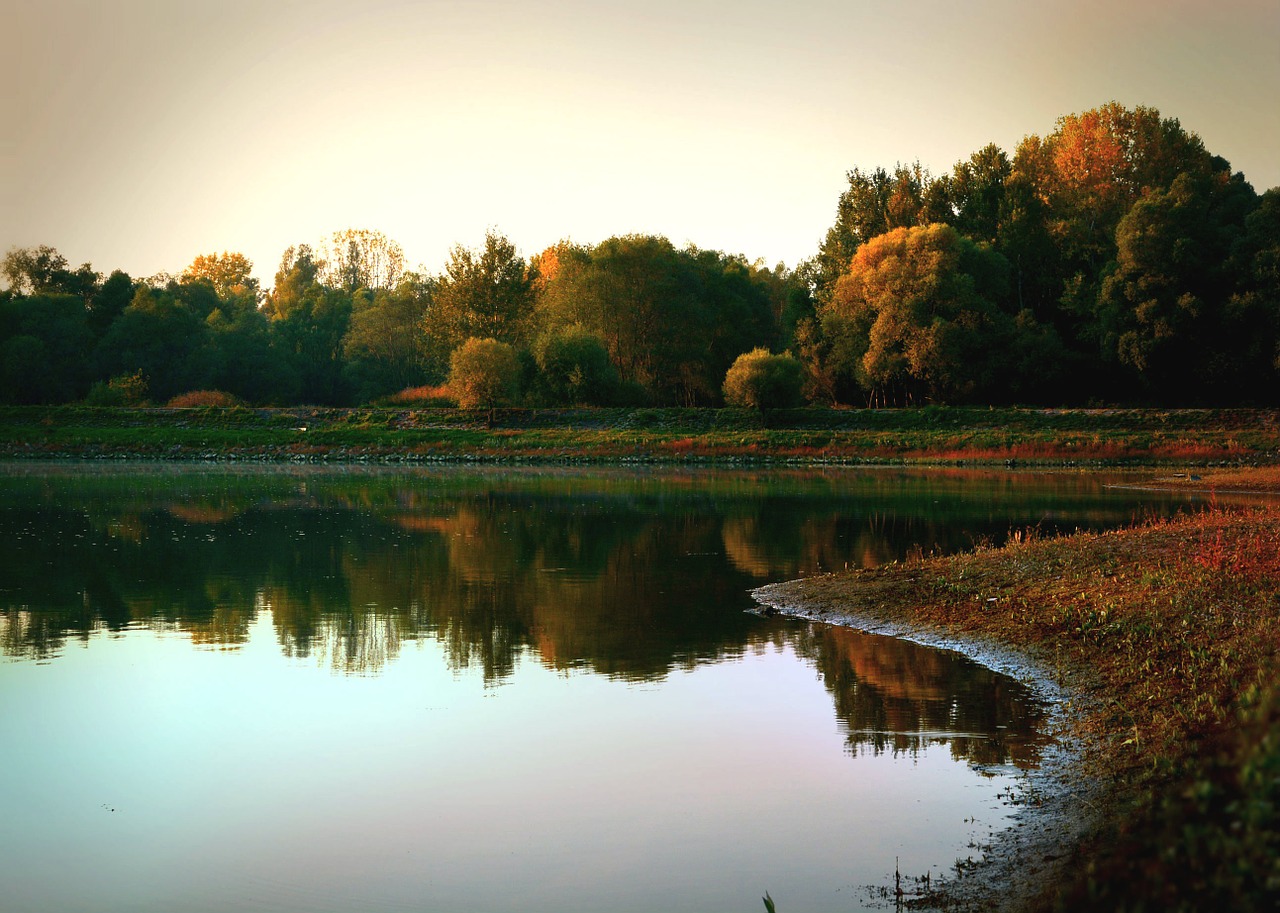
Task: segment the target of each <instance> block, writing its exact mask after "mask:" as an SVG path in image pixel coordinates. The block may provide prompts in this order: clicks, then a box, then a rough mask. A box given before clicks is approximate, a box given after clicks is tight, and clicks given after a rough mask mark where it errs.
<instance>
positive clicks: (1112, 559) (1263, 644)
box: [786, 506, 1280, 911]
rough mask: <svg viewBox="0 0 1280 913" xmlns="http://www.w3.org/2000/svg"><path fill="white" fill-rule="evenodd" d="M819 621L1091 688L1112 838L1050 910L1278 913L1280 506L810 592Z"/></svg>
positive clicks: (1052, 893) (1091, 737) (1086, 696)
mask: <svg viewBox="0 0 1280 913" xmlns="http://www.w3.org/2000/svg"><path fill="white" fill-rule="evenodd" d="M786 587H787V590H786V598H787V599H788V600H797V599H798V600H800V601H802V602H804V603H805V604H806V605H807V606H810V607H814V608H821V609H827V610H831V611H836V612H847V613H851V614H856V615H862V616H871V617H879V618H883V619H885V620H895V621H906V622H908V623H911V624H917V625H923V626H929V627H935V628H941V629H943V630H946V631H948V632H950V633H953V634H963V635H969V636H973V637H979V638H987V639H995V640H997V641H1000V642H1003V643H1005V644H1008V645H1011V646H1015V647H1018V648H1020V649H1024V650H1026V651H1027V652H1029V653H1031V654H1032V655H1034V656H1036V657H1038V658H1040V659H1041V660H1043V661H1045V662H1046V663H1048V664H1051V665H1053V666H1056V667H1057V668H1059V669H1062V670H1065V671H1068V672H1070V673H1071V675H1072V678H1073V679H1074V680H1075V681H1076V682H1077V683H1082V685H1081V687H1080V689H1079V690H1080V692H1081V696H1082V698H1083V713H1082V715H1081V717H1080V719H1079V721H1078V726H1079V727H1080V729H1081V733H1082V734H1083V735H1086V736H1087V737H1088V738H1087V739H1086V744H1087V745H1088V746H1090V747H1089V748H1088V749H1087V750H1086V754H1085V759H1084V764H1085V771H1084V773H1085V775H1087V776H1090V777H1095V778H1098V779H1099V780H1100V781H1102V782H1104V783H1106V784H1107V787H1108V792H1109V799H1110V802H1111V803H1112V807H1111V808H1109V809H1107V810H1106V811H1107V814H1106V816H1105V817H1106V819H1107V820H1108V821H1109V822H1111V823H1110V824H1108V825H1106V826H1105V827H1104V829H1103V830H1102V831H1101V832H1099V833H1097V834H1096V835H1095V836H1094V837H1093V838H1092V839H1091V840H1090V841H1089V842H1087V843H1086V844H1085V845H1084V846H1082V847H1080V848H1078V849H1077V850H1076V852H1077V853H1078V856H1079V858H1078V859H1077V860H1076V862H1075V864H1074V865H1072V866H1070V867H1069V868H1068V869H1067V871H1068V872H1070V873H1072V874H1071V875H1070V880H1069V881H1068V882H1067V883H1065V884H1055V885H1052V886H1050V887H1049V888H1048V889H1047V893H1046V894H1045V896H1043V897H1040V898H1038V899H1035V900H1034V901H1033V902H1032V904H1031V906H1032V907H1033V908H1040V909H1053V908H1060V909H1108V910H1119V909H1124V910H1188V911H1189V910H1202V909H1208V908H1211V907H1220V908H1221V909H1230V910H1263V909H1266V910H1273V909H1275V908H1276V904H1277V900H1280V670H1278V669H1277V663H1276V661H1277V654H1278V653H1280V507H1276V506H1270V507H1261V508H1252V509H1248V510H1241V511H1225V510H1209V511H1206V512H1203V513H1200V514H1197V515H1193V516H1183V517H1178V518H1175V519H1172V520H1167V521H1157V522H1150V523H1146V524H1142V525H1139V526H1136V527H1133V528H1130V529H1126V530H1120V531H1116V532H1112V533H1106V534H1101V535H1090V534H1077V535H1074V536H1068V537H1063V538H1057V539H1045V540H1040V539H1037V538H1035V537H1034V536H1015V537H1014V538H1013V540H1012V541H1011V542H1010V543H1009V544H1008V545H1006V546H1005V547H1003V548H999V549H980V550H978V551H976V552H973V553H970V554H966V555H959V556H952V557H945V558H930V559H924V560H921V561H917V562H911V563H907V564H900V565H891V566H888V567H882V568H875V569H869V570H861V571H856V572H853V573H850V574H844V575H835V576H830V577H824V578H814V579H811V580H806V581H797V582H796V583H795V584H788V585H786Z"/></svg>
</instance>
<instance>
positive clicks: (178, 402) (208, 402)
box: [166, 390, 242, 409]
mask: <svg viewBox="0 0 1280 913" xmlns="http://www.w3.org/2000/svg"><path fill="white" fill-rule="evenodd" d="M166 405H167V406H168V407H169V408H171V409H195V408H199V407H202V406H217V407H222V408H228V407H231V406H239V405H242V403H241V402H240V399H239V397H235V396H232V395H231V394H230V393H225V392H223V391H222V390H188V391H187V392H186V393H179V394H178V395H177V396H175V397H174V398H173V399H171V400H169V402H168V403H166Z"/></svg>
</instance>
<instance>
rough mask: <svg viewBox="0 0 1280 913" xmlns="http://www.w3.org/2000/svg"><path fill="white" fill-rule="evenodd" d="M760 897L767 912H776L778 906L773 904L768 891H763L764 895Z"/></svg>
mask: <svg viewBox="0 0 1280 913" xmlns="http://www.w3.org/2000/svg"><path fill="white" fill-rule="evenodd" d="M761 899H762V900H763V901H764V908H765V909H766V910H768V911H769V913H778V908H777V906H776V905H775V904H774V902H773V898H772V897H770V896H769V892H768V891H765V892H764V897H762V898H761Z"/></svg>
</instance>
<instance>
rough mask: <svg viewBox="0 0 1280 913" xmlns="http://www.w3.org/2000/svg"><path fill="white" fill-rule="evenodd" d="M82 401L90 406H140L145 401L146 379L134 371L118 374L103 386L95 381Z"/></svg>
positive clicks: (100, 382) (139, 372)
mask: <svg viewBox="0 0 1280 913" xmlns="http://www.w3.org/2000/svg"><path fill="white" fill-rule="evenodd" d="M84 401H85V402H86V403H88V404H89V405H90V406H141V405H142V404H143V403H145V402H146V401H147V379H146V378H145V377H143V376H142V372H141V371H134V372H133V373H132V374H118V375H116V376H115V377H113V378H111V380H109V381H107V382H106V383H105V384H104V383H103V382H102V381H97V382H96V383H94V385H93V386H92V387H90V388H89V394H88V395H87V396H86V397H85V398H84Z"/></svg>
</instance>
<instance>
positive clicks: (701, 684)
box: [0, 614, 1004, 911]
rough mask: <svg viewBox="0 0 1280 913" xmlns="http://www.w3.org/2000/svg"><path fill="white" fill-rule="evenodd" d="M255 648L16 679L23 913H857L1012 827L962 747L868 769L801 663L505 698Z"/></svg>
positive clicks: (80, 665) (57, 665) (434, 655)
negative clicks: (971, 836) (979, 830)
mask: <svg viewBox="0 0 1280 913" xmlns="http://www.w3.org/2000/svg"><path fill="white" fill-rule="evenodd" d="M248 633H249V636H248V637H247V639H246V641H245V643H244V644H243V645H242V646H241V647H240V648H239V649H237V650H234V651H231V652H227V651H220V650H211V649H203V650H192V649H191V647H190V645H189V643H188V642H187V640H186V638H185V637H181V636H174V635H172V634H162V633H156V632H151V631H130V632H128V633H127V634H126V635H124V636H116V637H111V636H106V635H103V634H98V635H95V636H93V637H92V638H90V641H89V643H88V645H87V647H72V648H70V649H68V650H67V651H66V652H65V653H64V654H63V655H62V656H61V657H59V659H58V660H57V661H56V662H54V663H51V664H47V665H41V664H36V663H6V664H4V665H3V666H0V695H2V697H0V720H2V722H0V732H2V733H3V742H4V744H6V745H7V746H20V747H19V748H18V749H17V750H12V751H10V752H8V756H7V761H6V772H7V777H6V785H5V786H4V787H0V795H3V800H4V805H5V808H6V816H5V821H6V823H5V824H4V825H0V851H2V852H0V858H3V859H4V860H5V867H6V869H7V870H8V872H9V873H11V877H8V878H6V885H7V886H9V885H12V886H13V887H14V890H13V892H12V893H11V894H10V895H9V898H8V899H7V901H6V908H7V909H12V910H37V909H59V910H66V911H74V910H109V909H134V910H149V909H150V910H161V909H184V910H185V909H196V910H200V909H209V910H214V909H237V908H247V909H253V908H261V907H262V906H266V907H268V908H276V907H278V908H281V909H308V910H349V909H355V908H359V909H375V910H376V909H406V908H409V909H423V908H430V909H450V910H496V911H501V910H517V909H518V910H525V909H535V910H536V909H549V910H563V909H570V910H592V909H595V910H598V909H615V910H627V909H632V910H648V909H655V908H658V907H661V908H667V909H684V910H705V909H750V908H751V907H752V906H754V904H755V903H758V902H759V901H758V895H759V894H760V893H761V892H762V891H763V890H765V889H766V888H767V889H768V890H770V891H771V892H772V893H773V894H774V895H775V896H783V897H787V898H789V899H790V901H791V903H792V904H793V905H794V906H795V907H796V908H803V909H847V908H848V906H849V903H848V901H849V897H848V892H850V891H852V890H853V887H854V886H855V885H859V884H861V883H863V882H868V883H869V882H873V881H877V880H879V879H880V878H881V877H882V876H883V874H884V873H885V872H886V871H889V870H891V868H892V857H893V856H901V857H902V861H903V864H904V866H906V865H910V866H911V867H912V868H911V869H909V870H918V871H924V870H925V868H926V867H928V866H930V865H937V864H939V863H942V864H944V865H945V864H946V863H948V862H950V861H951V860H952V859H954V858H955V856H956V855H957V853H958V852H959V849H958V846H959V845H962V844H963V839H964V837H965V835H966V834H967V830H966V828H969V829H971V828H972V826H971V825H970V826H966V825H964V824H963V821H964V819H965V818H966V817H970V816H973V815H975V814H976V815H977V816H978V817H979V818H980V819H982V820H983V821H985V822H988V823H990V824H995V823H997V822H998V821H999V820H1001V818H1002V816H1003V814H1004V813H1003V811H1001V810H999V809H998V807H997V806H998V802H997V801H996V799H995V797H994V796H995V792H996V791H997V790H998V789H999V785H998V783H999V781H998V780H986V779H984V778H981V777H979V776H977V775H975V774H974V773H973V772H972V771H971V770H969V768H968V766H967V765H965V764H957V763H955V762H954V761H953V760H952V759H951V757H950V753H949V752H947V751H945V750H943V751H924V752H922V753H919V754H916V755H915V756H914V757H913V758H912V760H911V761H910V762H909V763H899V762H895V761H894V760H893V759H892V758H891V757H890V756H887V755H886V756H882V757H881V758H879V761H880V763H877V764H876V765H875V766H874V767H871V766H868V763H869V760H870V759H868V758H861V759H858V760H857V761H851V759H850V758H849V756H848V754H847V753H846V751H845V738H846V736H845V734H844V733H843V732H842V731H841V729H840V727H838V726H837V725H836V724H835V721H834V720H833V718H832V709H831V696H830V694H829V693H828V691H827V690H826V688H825V687H824V686H823V684H822V682H821V681H820V680H819V678H818V677H817V676H815V675H814V669H813V667H812V665H811V664H810V663H809V662H807V661H804V660H803V659H802V658H801V657H799V656H797V654H796V653H795V651H794V649H793V648H792V647H790V646H767V645H762V646H760V647H759V648H758V649H756V650H752V651H748V652H746V653H744V654H743V655H742V656H740V657H737V658H735V659H731V660H728V661H725V662H721V663H718V664H706V665H700V666H698V667H697V668H696V669H693V670H691V671H676V672H673V673H672V674H670V675H668V676H667V677H666V678H665V679H663V680H662V681H647V682H626V681H622V680H618V679H609V678H607V677H602V676H597V675H591V674H586V673H564V672H561V671H557V670H554V669H550V668H547V667H546V665H545V664H543V663H541V662H536V661H528V662H524V661H522V662H519V663H518V665H517V669H516V672H515V674H514V676H513V677H512V679H511V680H510V682H509V684H508V685H506V686H503V687H497V688H493V687H486V686H485V685H484V680H483V675H482V673H480V672H479V671H478V670H473V671H464V672H457V671H452V670H450V669H449V666H448V664H447V663H446V662H444V661H443V659H444V657H443V655H442V652H441V648H440V645H438V644H436V643H432V642H423V643H420V644H418V645H417V646H416V647H411V648H409V649H407V650H406V651H404V652H403V653H402V654H401V656H400V657H399V659H398V660H397V661H396V662H395V663H392V664H389V665H388V666H387V667H386V668H385V669H384V670H383V672H382V674H380V675H377V676H365V677H351V676H346V675H335V674H333V673H332V671H330V670H329V669H328V668H324V667H320V666H318V665H316V664H315V663H314V662H310V661H305V660H297V659H294V660H288V659H282V658H281V656H280V654H279V650H278V647H277V645H276V643H275V631H274V629H273V626H272V624H271V619H270V617H269V615H265V614H264V615H262V616H260V617H259V619H258V620H257V621H256V622H255V623H254V624H253V625H252V626H251V628H250V630H249V632H248ZM19 786H20V788H19ZM869 828H870V829H871V830H872V831H873V832H874V833H873V834H869V832H868V829H869ZM869 838H870V841H871V842H870V843H868V839H869ZM957 841H961V843H960V844H959V845H957ZM71 861H74V864H73V865H71V868H72V869H73V871H72V872H69V871H68V867H69V864H70V863H71ZM15 876H16V877H15ZM837 891H842V892H844V893H843V894H841V893H837ZM117 901H118V902H117ZM837 901H838V902H837ZM10 904H12V906H10Z"/></svg>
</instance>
